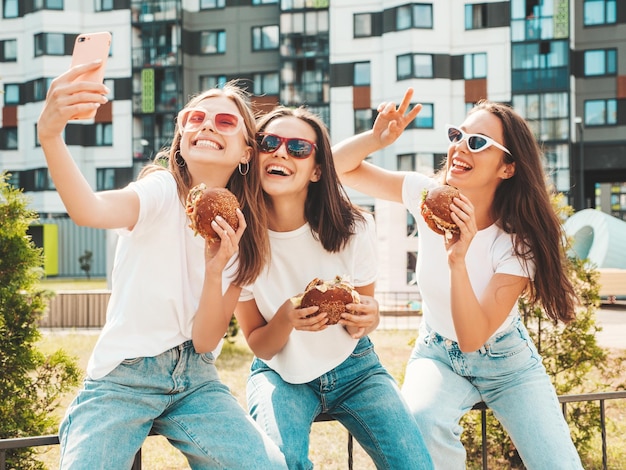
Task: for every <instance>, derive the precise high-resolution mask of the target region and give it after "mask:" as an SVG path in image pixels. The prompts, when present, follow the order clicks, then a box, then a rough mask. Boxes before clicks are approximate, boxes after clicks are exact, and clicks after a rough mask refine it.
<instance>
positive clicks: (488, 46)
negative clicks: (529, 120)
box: [330, 0, 511, 291]
mask: <svg viewBox="0 0 626 470" xmlns="http://www.w3.org/2000/svg"><path fill="white" fill-rule="evenodd" d="M405 4H406V2H405V1H403V0H400V1H384V0H382V1H381V0H378V1H371V0H370V1H368V0H342V1H341V2H331V7H330V10H331V11H330V18H331V29H330V34H331V38H330V45H331V52H330V61H331V63H333V64H337V63H353V62H359V61H368V60H369V61H370V63H371V85H370V88H371V101H372V102H371V107H372V108H373V109H375V108H376V107H377V106H378V104H379V103H381V102H383V101H394V102H396V103H399V102H400V101H401V99H402V97H403V95H404V93H405V91H406V89H407V88H408V87H412V88H413V89H414V95H413V99H412V101H413V102H414V103H432V104H433V105H434V129H419V130H409V131H406V132H405V133H404V134H403V135H402V136H400V138H399V139H398V140H397V141H396V142H395V143H394V144H393V145H391V146H389V147H388V148H386V149H383V150H381V151H379V152H376V153H375V154H374V155H373V156H372V162H373V163H375V164H377V165H380V166H381V167H384V168H388V169H392V170H395V169H396V158H397V155H401V154H410V153H417V154H418V155H419V154H425V155H426V156H428V157H429V156H430V155H432V154H444V153H446V152H447V148H448V143H447V140H446V138H445V135H444V129H445V125H446V124H447V123H454V124H458V123H461V122H462V121H463V119H464V116H465V113H466V111H465V109H466V105H465V83H464V81H463V80H449V79H434V80H433V79H428V80H419V79H411V80H402V81H397V79H396V57H397V56H398V55H401V54H407V53H426V54H444V55H463V54H467V53H476V52H486V53H487V62H488V72H487V93H488V97H489V98H490V99H493V100H497V101H509V100H510V99H511V92H510V82H511V80H510V38H509V28H508V27H507V28H489V29H482V30H473V31H466V30H465V23H464V21H465V12H464V8H465V4H466V2H465V1H463V0H447V1H442V0H438V1H436V2H432V4H433V29H409V30H404V31H394V32H389V33H384V34H383V35H382V36H380V37H369V38H358V39H354V37H353V24H354V20H353V15H354V14H355V13H372V12H382V11H384V10H385V9H389V8H392V7H394V6H400V5H405ZM450 12H457V14H450ZM331 103H332V106H331V135H332V138H333V141H334V142H339V141H340V140H342V139H344V138H347V137H350V136H351V135H353V133H354V125H353V122H354V111H353V103H352V87H337V88H331ZM418 160H419V161H423V160H424V159H418ZM433 170H434V169H433V168H432V167H428V165H426V167H421V168H418V171H422V172H425V173H430V172H432V171H433ZM348 192H349V195H350V197H351V198H352V200H353V201H354V202H355V203H357V204H360V205H365V206H371V205H374V204H375V212H376V226H377V234H378V241H379V256H380V271H379V278H378V282H377V289H378V290H380V291H414V290H416V289H417V287H416V286H414V285H408V284H407V273H406V263H407V253H408V252H417V245H418V238H417V237H410V236H407V234H406V222H407V211H406V210H405V209H404V207H403V206H402V205H400V204H397V203H392V202H387V201H380V200H379V201H373V200H372V198H369V197H367V196H365V195H363V194H362V193H360V192H356V191H353V190H349V191H348ZM418 216H419V214H418Z"/></svg>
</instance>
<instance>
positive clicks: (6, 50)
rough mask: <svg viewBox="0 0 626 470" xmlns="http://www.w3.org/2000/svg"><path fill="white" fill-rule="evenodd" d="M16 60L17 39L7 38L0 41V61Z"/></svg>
mask: <svg viewBox="0 0 626 470" xmlns="http://www.w3.org/2000/svg"><path fill="white" fill-rule="evenodd" d="M16 61H17V40H16V39H7V40H5V41H0V62H16Z"/></svg>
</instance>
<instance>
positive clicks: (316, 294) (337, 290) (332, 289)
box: [291, 276, 361, 325]
mask: <svg viewBox="0 0 626 470" xmlns="http://www.w3.org/2000/svg"><path fill="white" fill-rule="evenodd" d="M291 301H292V302H293V304H294V306H295V307H297V308H306V307H313V306H316V307H319V310H318V312H317V313H321V312H325V313H326V314H327V318H328V323H327V325H336V324H337V322H339V320H340V319H341V314H342V313H344V312H345V311H346V305H347V304H358V303H360V302H361V298H360V296H359V293H358V292H357V291H356V290H355V289H354V287H353V286H352V284H350V282H348V281H346V280H344V279H342V278H341V277H340V276H337V277H335V279H333V280H332V281H324V280H322V279H318V278H315V279H313V280H312V281H311V282H309V284H308V285H307V286H306V289H305V290H304V293H303V294H302V295H301V296H299V297H294V298H292V299H291ZM317 313H316V314H317Z"/></svg>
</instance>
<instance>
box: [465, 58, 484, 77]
mask: <svg viewBox="0 0 626 470" xmlns="http://www.w3.org/2000/svg"><path fill="white" fill-rule="evenodd" d="M463 78H464V79H465V80H471V79H473V78H487V54H486V53H484V52H482V53H478V54H465V57H464V68H463Z"/></svg>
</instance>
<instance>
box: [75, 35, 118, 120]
mask: <svg viewBox="0 0 626 470" xmlns="http://www.w3.org/2000/svg"><path fill="white" fill-rule="evenodd" d="M110 49H111V33H109V32H106V31H105V32H99V33H83V34H79V35H78V37H77V38H76V41H75V42H74V51H73V52H72V65H71V66H72V67H73V66H75V65H80V64H87V63H90V62H93V61H94V60H97V59H100V60H101V61H102V64H101V65H100V67H98V68H97V69H95V70H91V71H89V72H86V73H84V74H82V75H80V76H78V77H77V78H76V79H75V80H74V81H91V82H95V83H102V82H103V80H104V70H105V68H106V62H107V58H108V57H109V50H110ZM95 115H96V110H94V111H93V112H90V113H88V114H83V115H80V116H76V117H74V119H92V118H93V117H94V116H95Z"/></svg>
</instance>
